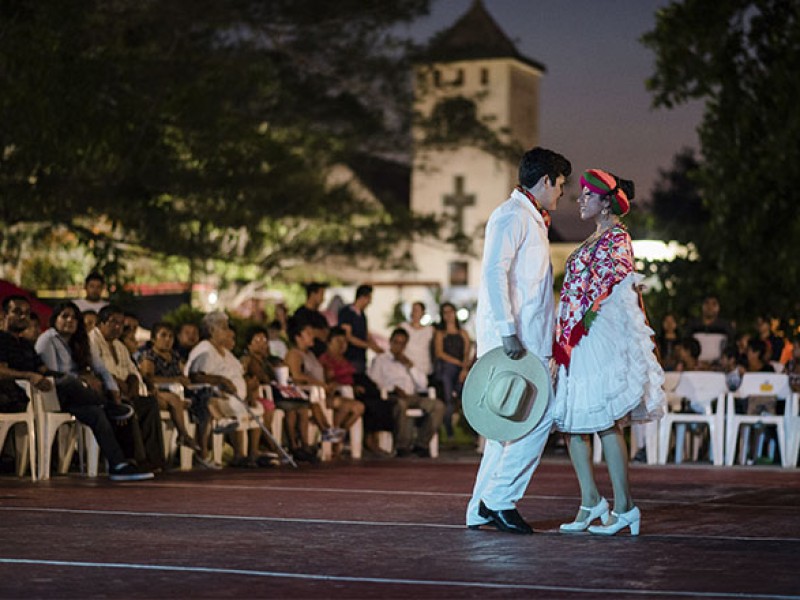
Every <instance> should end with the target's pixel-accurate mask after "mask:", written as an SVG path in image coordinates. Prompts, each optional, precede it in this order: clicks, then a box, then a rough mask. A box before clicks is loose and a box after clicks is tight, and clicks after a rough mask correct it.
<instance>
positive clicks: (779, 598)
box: [0, 558, 800, 600]
mask: <svg viewBox="0 0 800 600" xmlns="http://www.w3.org/2000/svg"><path fill="white" fill-rule="evenodd" d="M0 564H14V565H40V566H53V567H76V568H90V569H91V568H94V569H134V570H140V571H169V572H182V573H208V574H214V575H243V576H249V577H275V578H284V579H305V580H311V581H339V582H347V583H377V584H387V585H409V586H436V587H467V588H484V589H506V590H538V591H550V592H573V593H583V594H593V595H600V594H603V595H611V596H620V595H622V594H626V595H631V596H633V595H635V596H681V597H688V598H732V597H733V598H743V599H745V598H753V599H758V600H761V599H764V600H798V599H800V596H793V595H783V594H749V593H743V592H735V593H734V592H695V591H680V590H642V589H625V588H617V589H609V588H589V587H575V586H558V585H538V584H526V583H519V584H516V583H492V582H486V581H443V580H425V579H393V578H383V577H346V576H340V575H321V574H316V573H286V572H281V571H256V570H246V569H224V568H216V567H180V566H173V565H145V564H137V563H98V562H83V561H60V560H33V559H23V558H0Z"/></svg>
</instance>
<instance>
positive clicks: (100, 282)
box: [75, 272, 108, 313]
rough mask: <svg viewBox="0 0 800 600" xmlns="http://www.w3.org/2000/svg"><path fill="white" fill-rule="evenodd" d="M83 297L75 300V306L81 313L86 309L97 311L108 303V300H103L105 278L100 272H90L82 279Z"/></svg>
mask: <svg viewBox="0 0 800 600" xmlns="http://www.w3.org/2000/svg"><path fill="white" fill-rule="evenodd" d="M83 289H84V292H85V294H86V297H85V298H79V299H77V300H75V306H77V307H78V309H79V310H80V311H81V312H82V313H83V312H85V311H87V310H93V311H95V312H99V311H100V309H101V308H103V307H104V306H106V305H107V304H108V300H103V294H104V293H105V291H106V278H105V277H103V276H102V275H101V274H100V273H97V272H92V273H89V274H88V275H87V276H86V279H84V281H83Z"/></svg>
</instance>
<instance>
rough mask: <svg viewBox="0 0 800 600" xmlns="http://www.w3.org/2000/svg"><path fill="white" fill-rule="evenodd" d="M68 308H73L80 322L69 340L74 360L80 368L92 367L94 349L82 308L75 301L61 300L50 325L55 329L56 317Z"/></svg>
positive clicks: (54, 310) (51, 317)
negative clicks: (90, 344)
mask: <svg viewBox="0 0 800 600" xmlns="http://www.w3.org/2000/svg"><path fill="white" fill-rule="evenodd" d="M66 310H71V311H72V312H73V313H75V320H76V321H77V322H78V328H77V329H76V330H75V333H73V334H72V336H71V337H70V338H69V342H68V346H69V350H70V353H71V354H72V360H74V361H75V364H76V365H78V368H79V369H81V370H83V369H88V368H91V366H92V351H91V348H90V347H89V336H88V335H87V333H86V325H85V324H84V322H83V315H82V314H81V310H80V309H79V308H78V306H77V305H76V304H75V303H74V302H59V303H58V304H57V305H56V307H55V308H54V309H53V312H52V314H51V315H50V327H52V328H54V329H55V326H56V319H58V316H59V315H60V314H61V313H63V312H64V311H66Z"/></svg>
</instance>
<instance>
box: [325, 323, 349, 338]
mask: <svg viewBox="0 0 800 600" xmlns="http://www.w3.org/2000/svg"><path fill="white" fill-rule="evenodd" d="M340 335H345V336H346V335H347V332H346V331H345V330H344V327H339V326H338V325H336V326H335V327H331V330H330V332H329V333H328V339H329V340H330V339H333V338H335V337H337V336H340Z"/></svg>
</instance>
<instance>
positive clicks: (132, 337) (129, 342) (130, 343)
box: [119, 325, 139, 364]
mask: <svg viewBox="0 0 800 600" xmlns="http://www.w3.org/2000/svg"><path fill="white" fill-rule="evenodd" d="M119 341H120V342H122V345H123V346H125V348H126V349H127V350H128V354H130V356H131V358H132V359H133V362H134V363H137V364H138V363H139V342H137V341H136V330H135V329H133V328H132V327H126V326H124V325H123V327H122V333H121V334H120V336H119Z"/></svg>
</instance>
